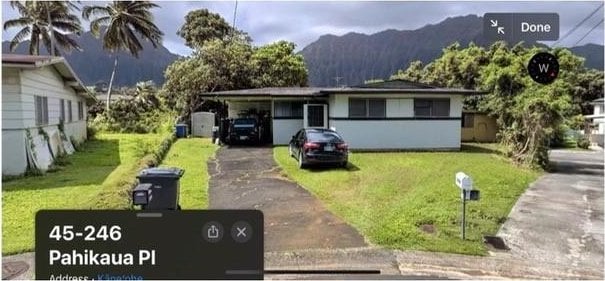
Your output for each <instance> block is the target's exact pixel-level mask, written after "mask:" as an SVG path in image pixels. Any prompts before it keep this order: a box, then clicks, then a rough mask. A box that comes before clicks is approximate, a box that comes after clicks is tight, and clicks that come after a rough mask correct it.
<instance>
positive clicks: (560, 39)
mask: <svg viewBox="0 0 605 281" xmlns="http://www.w3.org/2000/svg"><path fill="white" fill-rule="evenodd" d="M603 5H604V4H603V3H601V5H599V7H597V8H596V9H595V10H594V11H592V13H590V15H588V16H587V17H585V18H584V19H583V20H582V21H581V22H579V23H578V24H576V26H574V27H573V28H572V29H570V30H569V31H568V32H567V33H565V35H563V36H562V37H561V38H559V40H557V42H555V43H554V44H553V45H552V47H555V46H556V45H557V44H559V42H561V41H563V40H564V39H565V38H567V36H569V35H571V34H572V33H573V32H574V31H576V29H578V28H579V27H580V26H582V24H584V23H585V22H586V21H587V20H588V19H590V18H591V17H592V16H593V15H594V14H595V13H596V12H598V11H599V10H600V9H601V8H603Z"/></svg>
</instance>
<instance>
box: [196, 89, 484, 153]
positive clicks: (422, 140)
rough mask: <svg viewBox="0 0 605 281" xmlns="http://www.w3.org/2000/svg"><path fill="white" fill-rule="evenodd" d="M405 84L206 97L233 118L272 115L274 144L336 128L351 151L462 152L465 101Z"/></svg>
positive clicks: (459, 92) (452, 93)
mask: <svg viewBox="0 0 605 281" xmlns="http://www.w3.org/2000/svg"><path fill="white" fill-rule="evenodd" d="M479 94H483V93H482V92H477V91H472V90H465V89H446V88H438V87H433V86H430V85H425V84H420V83H412V82H409V81H404V80H391V81H386V82H377V83H371V84H366V85H362V86H357V87H347V88H262V89H247V90H236V91H222V92H213V93H204V94H202V96H203V97H205V98H207V99H214V100H217V101H221V102H225V103H226V104H227V105H228V108H229V110H228V112H229V113H228V114H229V116H228V117H229V118H236V117H238V116H237V115H238V113H239V112H242V111H246V110H249V109H254V110H255V111H256V112H262V111H264V112H270V113H271V120H272V126H271V129H272V135H273V144H277V145H282V144H287V143H288V142H289V141H290V139H291V138H292V136H293V135H294V134H295V133H296V132H297V131H298V130H299V129H301V128H307V127H318V128H333V129H335V130H336V131H337V132H339V133H340V134H341V135H342V136H343V137H344V139H345V140H346V141H347V143H348V144H349V147H350V148H351V149H357V150H399V149H411V150H413V149H418V150H459V149H460V135H461V122H462V119H461V118H462V104H463V99H464V96H466V95H479Z"/></svg>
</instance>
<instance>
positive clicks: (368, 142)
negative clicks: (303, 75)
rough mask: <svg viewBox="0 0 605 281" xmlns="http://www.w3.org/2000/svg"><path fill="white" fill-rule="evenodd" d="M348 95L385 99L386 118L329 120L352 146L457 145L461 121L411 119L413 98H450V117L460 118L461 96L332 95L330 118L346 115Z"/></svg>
mask: <svg viewBox="0 0 605 281" xmlns="http://www.w3.org/2000/svg"><path fill="white" fill-rule="evenodd" d="M349 97H356V98H370V97H373V98H385V99H386V120H350V119H349V120H341V119H337V120H330V121H329V126H330V127H334V128H335V129H336V131H338V132H339V133H340V134H341V135H342V136H343V137H344V138H345V140H346V141H347V142H348V143H349V147H350V148H352V149H368V150H371V149H385V150H388V149H422V150H424V149H427V150H431V149H454V150H457V149H459V148H460V134H461V131H460V130H461V128H460V120H458V119H452V120H447V119H446V120H443V119H435V120H421V119H414V98H450V116H449V117H450V118H460V117H461V116H462V101H463V96H462V95H431V94H363V95H358V94H355V95H346V94H340V95H333V96H332V97H330V100H329V101H330V117H331V118H348V117H349V112H348V111H349V110H348V106H349V101H348V99H349ZM389 118H394V119H389ZM398 118H399V119H398ZM401 118H403V120H402V119H401Z"/></svg>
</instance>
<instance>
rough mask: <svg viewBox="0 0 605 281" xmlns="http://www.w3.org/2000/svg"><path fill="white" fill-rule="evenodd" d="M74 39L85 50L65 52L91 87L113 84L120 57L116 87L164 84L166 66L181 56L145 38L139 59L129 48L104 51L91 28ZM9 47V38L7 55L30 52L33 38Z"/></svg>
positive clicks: (4, 50)
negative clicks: (138, 83) (151, 83)
mask: <svg viewBox="0 0 605 281" xmlns="http://www.w3.org/2000/svg"><path fill="white" fill-rule="evenodd" d="M73 39H74V40H76V42H77V43H78V45H79V46H80V48H82V51H78V50H72V51H70V52H65V53H64V54H63V56H64V57H65V59H66V60H67V62H69V64H70V65H71V67H72V68H73V69H74V71H75V72H76V73H77V74H78V77H79V78H80V79H81V80H82V82H83V83H84V84H85V85H88V86H92V85H95V84H97V83H106V84H108V83H109V78H110V76H111V72H112V70H113V63H114V59H115V57H116V56H117V57H118V67H117V71H116V76H115V81H114V85H115V86H116V87H120V86H133V85H135V84H136V83H137V82H139V81H147V80H152V81H153V82H154V83H155V84H156V85H162V84H163V83H164V71H165V69H166V67H167V66H168V65H170V64H171V63H172V62H174V61H175V60H176V59H178V58H179V56H178V55H176V54H173V53H171V52H170V51H169V50H168V49H167V48H166V47H164V46H163V45H159V46H158V48H157V49H156V48H154V47H153V45H152V44H151V42H148V41H146V40H141V44H142V45H143V50H142V51H141V52H139V58H135V57H134V56H132V55H131V54H130V53H128V52H125V51H120V52H117V53H112V52H109V51H107V50H104V49H103V43H102V41H101V39H98V38H96V37H94V35H92V33H91V32H90V31H89V32H85V33H82V35H81V36H79V37H76V36H74V37H73ZM9 46H10V42H9V41H4V42H2V53H3V54H4V53H18V54H27V53H28V48H29V40H28V41H24V42H21V43H20V44H19V45H18V46H17V49H16V50H15V51H14V52H10V48H9ZM40 54H42V55H45V54H48V52H47V51H46V48H45V47H43V46H41V47H40ZM91 66H94V67H91Z"/></svg>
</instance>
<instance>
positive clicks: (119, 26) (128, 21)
mask: <svg viewBox="0 0 605 281" xmlns="http://www.w3.org/2000/svg"><path fill="white" fill-rule="evenodd" d="M157 7H159V6H158V5H156V4H154V3H152V2H149V1H113V2H110V3H109V4H107V5H106V6H84V8H83V9H82V17H83V18H84V19H85V20H89V21H90V30H91V32H92V33H93V34H94V35H95V36H97V37H98V36H100V34H101V32H103V39H102V40H103V48H105V49H107V50H110V51H112V52H117V51H122V50H123V51H128V52H130V54H132V55H133V56H135V57H138V56H139V52H140V51H141V50H143V45H142V44H141V42H140V40H139V38H143V39H145V40H147V41H149V42H151V44H152V45H153V47H154V48H157V47H158V46H159V45H161V43H162V36H163V35H164V33H163V32H162V31H161V30H160V29H159V28H158V27H157V26H156V25H155V24H154V23H153V15H152V14H151V12H150V10H151V9H152V8H157ZM93 17H94V18H93ZM102 28H103V30H102ZM117 66H118V56H115V60H114V67H113V71H112V72H111V78H110V79H109V87H108V90H107V110H108V111H109V110H110V104H111V89H112V86H113V80H114V77H115V73H116V68H117Z"/></svg>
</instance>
